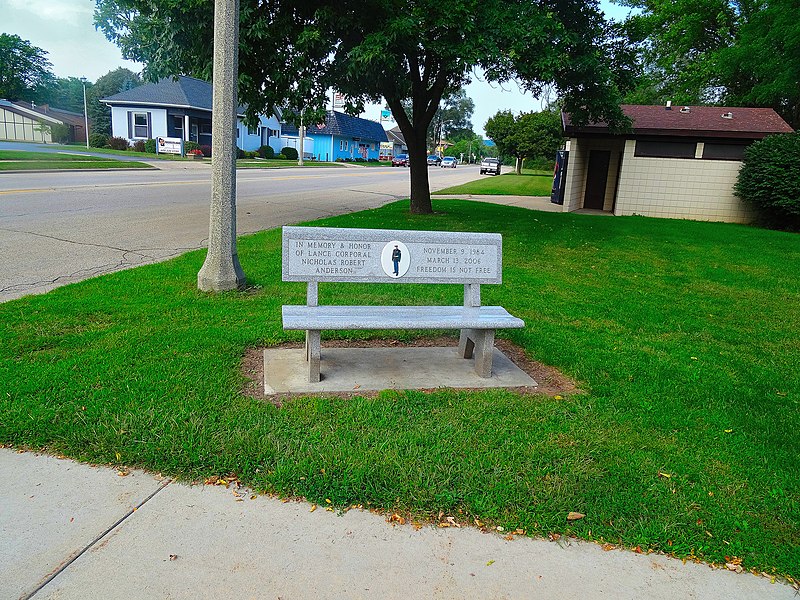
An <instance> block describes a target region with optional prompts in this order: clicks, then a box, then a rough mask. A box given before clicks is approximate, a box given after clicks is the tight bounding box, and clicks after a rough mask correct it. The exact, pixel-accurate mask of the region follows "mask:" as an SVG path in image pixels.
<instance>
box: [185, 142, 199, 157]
mask: <svg viewBox="0 0 800 600" xmlns="http://www.w3.org/2000/svg"><path fill="white" fill-rule="evenodd" d="M192 150H200V144H198V143H197V142H193V141H191V140H189V141H188V142H183V151H184V152H185V153H186V154H189V153H190V152H191V151H192ZM192 154H194V152H192Z"/></svg>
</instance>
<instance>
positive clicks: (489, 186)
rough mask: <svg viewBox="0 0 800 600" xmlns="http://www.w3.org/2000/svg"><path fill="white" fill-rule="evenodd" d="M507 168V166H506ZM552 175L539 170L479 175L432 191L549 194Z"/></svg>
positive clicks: (511, 194)
mask: <svg viewBox="0 0 800 600" xmlns="http://www.w3.org/2000/svg"><path fill="white" fill-rule="evenodd" d="M506 168H509V167H506ZM552 186H553V175H552V174H551V173H543V172H541V171H523V172H522V175H517V174H516V173H505V174H503V175H497V176H495V175H481V178H480V179H476V180H475V181H470V182H469V183H465V184H462V185H456V186H453V187H449V188H445V189H443V190H439V191H438V192H433V193H434V194H436V195H443V194H475V195H486V196H495V195H497V196H549V195H550V189H551V188H552Z"/></svg>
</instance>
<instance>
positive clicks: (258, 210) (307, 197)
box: [0, 161, 480, 301]
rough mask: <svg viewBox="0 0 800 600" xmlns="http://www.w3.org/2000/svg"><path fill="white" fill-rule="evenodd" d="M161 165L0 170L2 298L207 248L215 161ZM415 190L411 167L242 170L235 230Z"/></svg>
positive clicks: (455, 174) (473, 174)
mask: <svg viewBox="0 0 800 600" xmlns="http://www.w3.org/2000/svg"><path fill="white" fill-rule="evenodd" d="M155 164H157V165H158V166H159V167H160V169H161V170H158V171H135V172H134V171H114V172H79V171H67V172H59V173H2V174H0V257H2V260H0V301H7V300H10V299H12V298H18V297H21V296H24V295H27V294H38V293H43V292H46V291H48V290H51V289H53V288H55V287H58V286H61V285H65V284H68V283H72V282H75V281H80V280H83V279H86V278H88V277H93V276H95V275H100V274H103V273H109V272H112V271H117V270H120V269H125V268H129V267H133V266H137V265H142V264H147V263H152V262H157V261H160V260H165V259H168V258H171V257H173V256H177V255H179V254H181V253H183V252H186V251H188V250H193V249H196V248H201V247H204V246H205V245H206V243H207V242H206V238H207V236H208V219H209V199H210V195H211V182H210V181H211V171H210V167H209V166H208V165H207V164H193V163H186V162H168V161H158V162H157V163H155ZM429 173H430V181H431V189H432V190H437V189H441V188H444V187H448V186H451V185H455V184H458V183H463V182H465V181H469V180H472V179H477V178H478V177H480V175H479V173H478V168H477V167H465V166H462V167H459V168H458V169H452V170H451V169H438V168H434V167H431V168H430V169H429ZM409 189H410V183H409V172H408V170H407V169H392V168H380V167H350V168H305V169H300V168H290V169H275V170H252V169H248V170H239V172H238V177H237V231H238V233H239V234H240V235H244V234H247V233H253V232H256V231H261V230H264V229H270V228H273V227H278V226H281V225H287V224H291V223H297V222H300V221H306V220H311V219H316V218H320V217H324V216H330V215H336V214H343V213H348V212H352V211H356V210H362V209H366V208H375V207H378V206H381V205H383V204H385V203H386V202H390V201H392V200H396V199H399V198H407V197H408V196H409ZM245 273H246V271H245Z"/></svg>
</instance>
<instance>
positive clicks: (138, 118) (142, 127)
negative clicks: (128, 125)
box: [133, 113, 147, 138]
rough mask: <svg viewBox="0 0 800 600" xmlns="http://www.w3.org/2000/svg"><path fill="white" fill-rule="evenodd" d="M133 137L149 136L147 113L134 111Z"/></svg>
mask: <svg viewBox="0 0 800 600" xmlns="http://www.w3.org/2000/svg"><path fill="white" fill-rule="evenodd" d="M133 137H137V138H147V113H133Z"/></svg>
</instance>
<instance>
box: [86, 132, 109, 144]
mask: <svg viewBox="0 0 800 600" xmlns="http://www.w3.org/2000/svg"><path fill="white" fill-rule="evenodd" d="M106 144H108V136H107V135H106V134H105V133H92V134H90V135H89V145H90V146H91V147H92V148H105V147H106Z"/></svg>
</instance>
